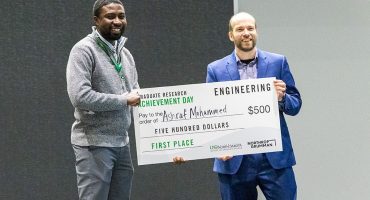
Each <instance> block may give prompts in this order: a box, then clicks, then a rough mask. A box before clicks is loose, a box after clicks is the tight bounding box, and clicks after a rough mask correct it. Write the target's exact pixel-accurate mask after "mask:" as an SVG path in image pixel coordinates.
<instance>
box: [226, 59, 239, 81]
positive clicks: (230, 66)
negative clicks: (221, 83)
mask: <svg viewBox="0 0 370 200" xmlns="http://www.w3.org/2000/svg"><path fill="white" fill-rule="evenodd" d="M226 69H227V71H228V72H229V76H230V80H240V74H239V71H238V66H237V64H236V57H235V52H233V53H232V54H231V55H230V56H229V60H228V61H227V63H226Z"/></svg>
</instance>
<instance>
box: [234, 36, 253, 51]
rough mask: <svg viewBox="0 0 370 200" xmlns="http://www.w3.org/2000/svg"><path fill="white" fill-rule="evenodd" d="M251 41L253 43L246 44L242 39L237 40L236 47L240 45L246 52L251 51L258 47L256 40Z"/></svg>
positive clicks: (239, 47)
mask: <svg viewBox="0 0 370 200" xmlns="http://www.w3.org/2000/svg"><path fill="white" fill-rule="evenodd" d="M251 43H252V44H251V45H244V44H243V42H242V41H238V42H235V45H236V47H238V49H240V50H242V51H244V52H249V51H251V50H253V49H254V47H256V40H255V39H252V40H251ZM248 44H249V43H248Z"/></svg>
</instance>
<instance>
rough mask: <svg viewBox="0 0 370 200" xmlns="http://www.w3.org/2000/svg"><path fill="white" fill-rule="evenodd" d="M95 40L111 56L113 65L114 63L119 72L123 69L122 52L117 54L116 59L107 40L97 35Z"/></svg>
mask: <svg viewBox="0 0 370 200" xmlns="http://www.w3.org/2000/svg"><path fill="white" fill-rule="evenodd" d="M95 41H96V43H97V44H98V45H99V47H100V48H101V49H102V50H103V51H104V52H105V53H106V54H107V56H108V57H109V58H110V61H111V63H112V65H114V68H115V69H116V71H117V72H118V73H119V72H120V71H121V70H122V64H121V56H120V54H117V59H116V58H115V57H114V55H113V52H112V50H110V48H109V47H108V45H107V44H105V42H103V40H101V39H100V38H99V37H97V38H96V40H95ZM121 78H122V77H121Z"/></svg>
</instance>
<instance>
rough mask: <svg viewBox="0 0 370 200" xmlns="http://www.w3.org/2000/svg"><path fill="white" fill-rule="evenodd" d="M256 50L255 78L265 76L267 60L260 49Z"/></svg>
mask: <svg viewBox="0 0 370 200" xmlns="http://www.w3.org/2000/svg"><path fill="white" fill-rule="evenodd" d="M257 51H258V62H257V68H258V69H257V78H264V77H266V72H267V68H268V64H269V61H268V60H267V57H266V55H265V54H264V53H263V51H261V50H257Z"/></svg>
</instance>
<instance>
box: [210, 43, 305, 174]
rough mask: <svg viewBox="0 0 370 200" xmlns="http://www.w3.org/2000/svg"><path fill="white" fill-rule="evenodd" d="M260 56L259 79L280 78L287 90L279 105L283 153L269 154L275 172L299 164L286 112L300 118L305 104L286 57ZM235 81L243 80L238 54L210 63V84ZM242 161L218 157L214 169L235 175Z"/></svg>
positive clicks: (267, 54) (263, 52)
mask: <svg viewBox="0 0 370 200" xmlns="http://www.w3.org/2000/svg"><path fill="white" fill-rule="evenodd" d="M257 53H258V62H257V78H265V77H276V79H280V80H283V81H284V82H285V84H286V87H287V88H286V94H285V98H284V100H283V101H282V102H279V108H280V128H281V137H282V143H283V151H280V152H273V153H266V157H267V159H268V161H269V162H270V164H271V166H272V167H273V168H275V169H281V168H285V167H291V166H293V165H295V163H296V161H295V157H294V153H293V148H292V144H291V141H290V136H289V131H288V126H287V124H286V122H285V118H284V114H283V113H285V114H287V115H296V114H297V113H298V112H299V110H300V108H301V105H302V100H301V96H300V94H299V92H298V90H297V88H296V87H295V83H294V79H293V76H292V74H291V72H290V70H289V65H288V62H287V60H286V58H285V56H282V55H279V54H274V53H269V52H266V51H262V50H257ZM231 80H240V75H239V71H238V68H237V64H236V57H235V52H233V53H232V54H230V55H228V56H226V57H224V58H222V59H220V60H216V61H214V62H212V63H210V64H209V65H208V67H207V83H210V82H221V81H231ZM242 159H243V156H234V157H233V158H231V159H230V160H228V161H222V160H220V159H217V158H216V159H215V163H214V167H213V170H214V171H215V172H218V173H222V174H235V173H236V172H237V171H238V169H239V167H240V164H241V162H242Z"/></svg>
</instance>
